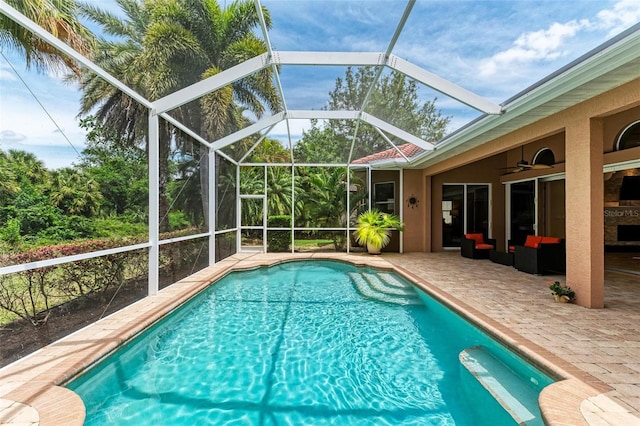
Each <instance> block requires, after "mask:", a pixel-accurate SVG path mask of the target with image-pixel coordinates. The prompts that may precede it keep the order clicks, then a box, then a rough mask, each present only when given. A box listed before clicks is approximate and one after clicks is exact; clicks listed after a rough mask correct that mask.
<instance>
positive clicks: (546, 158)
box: [533, 148, 556, 166]
mask: <svg viewBox="0 0 640 426" xmlns="http://www.w3.org/2000/svg"><path fill="white" fill-rule="evenodd" d="M533 164H544V165H545V166H553V165H554V164H556V156H555V155H553V151H551V150H550V149H549V148H542V149H541V150H540V151H538V152H537V153H536V155H535V156H534V157H533Z"/></svg>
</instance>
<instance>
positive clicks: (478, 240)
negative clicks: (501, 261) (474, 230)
mask: <svg viewBox="0 0 640 426" xmlns="http://www.w3.org/2000/svg"><path fill="white" fill-rule="evenodd" d="M495 248H496V240H495V239H492V238H487V239H485V238H484V235H483V234H465V235H464V237H463V238H462V240H460V254H461V255H462V257H467V258H469V259H488V258H489V252H490V251H491V250H493V249H495Z"/></svg>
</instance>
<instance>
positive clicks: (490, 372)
mask: <svg viewBox="0 0 640 426" xmlns="http://www.w3.org/2000/svg"><path fill="white" fill-rule="evenodd" d="M459 358H460V363H461V364H462V365H463V366H464V367H465V368H466V369H467V370H468V371H469V372H470V373H471V374H472V375H473V377H475V378H476V379H477V380H478V382H480V384H481V385H482V386H483V387H484V388H485V389H486V390H488V391H489V393H491V395H492V396H493V397H494V398H495V399H496V401H498V403H499V404H500V405H501V406H502V408H504V409H505V410H506V411H507V412H508V413H509V414H510V415H511V417H513V419H514V420H515V421H516V422H517V423H518V424H519V425H539V424H541V423H540V419H539V418H538V417H536V415H535V414H533V413H539V409H538V392H537V391H536V390H535V389H534V388H533V387H532V386H531V385H530V384H529V383H528V382H527V380H526V379H525V378H524V377H522V376H520V375H518V374H516V373H515V372H514V371H513V370H512V369H511V368H509V366H507V365H506V364H504V363H503V362H502V361H500V360H499V359H498V358H496V357H495V356H494V355H493V354H492V353H491V352H489V351H488V350H487V349H486V348H484V347H483V346H473V347H470V348H467V349H465V350H463V351H462V352H460V355H459Z"/></svg>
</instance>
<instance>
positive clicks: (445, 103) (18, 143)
mask: <svg viewBox="0 0 640 426" xmlns="http://www.w3.org/2000/svg"><path fill="white" fill-rule="evenodd" d="M95 1H96V2H97V3H98V0H95ZM98 4H99V6H100V7H103V8H108V9H109V10H112V11H117V6H116V5H115V3H114V2H113V1H112V0H102V1H100V2H99V3H98ZM262 4H263V5H264V6H265V7H266V8H267V9H268V10H269V11H270V13H271V17H272V20H273V28H272V30H271V32H270V33H269V37H270V40H271V42H272V44H273V46H274V49H275V50H281V51H284V50H296V51H364V52H383V51H385V50H386V49H387V46H388V44H389V41H390V39H391V37H392V35H393V32H394V30H395V27H396V25H397V23H398V21H399V19H400V17H401V16H402V14H403V12H404V8H405V5H406V3H405V2H404V1H396V0H382V1H376V0H369V1H364V0H342V1H337V0H335V1H334V0H332V1H321V0H317V1H299V0H263V1H262ZM639 21H640V2H639V1H638V0H619V1H615V0H612V1H603V0H597V1H595V0H581V1H574V2H567V1H528V0H511V1H482V0H479V1H457V0H452V1H443V0H440V1H431V0H417V2H416V4H415V6H414V8H413V11H412V13H411V15H410V17H409V19H408V21H407V23H406V25H405V28H404V30H403V32H402V34H401V35H400V37H399V39H398V41H397V43H396V46H395V48H394V50H393V53H394V54H395V55H396V56H399V57H401V58H403V59H405V60H408V61H410V62H412V63H414V64H416V65H419V66H421V67H423V68H425V69H427V70H428V71H430V72H433V73H435V74H438V75H439V76H441V77H443V78H445V79H447V80H450V81H452V82H454V83H456V84H459V85H461V86H463V87H464V88H466V89H468V90H471V91H473V92H475V93H477V94H479V95H481V96H484V97H486V98H487V99H489V100H491V101H493V102H496V103H500V102H503V101H504V100H506V99H508V98H509V97H511V96H513V95H514V94H516V93H518V92H520V91H521V90H523V89H525V88H526V87H528V86H529V85H531V84H533V83H535V82H536V81H538V80H540V79H542V78H543V77H545V76H546V75H548V74H550V73H552V72H553V71H554V70H556V69H558V68H560V67H562V66H563V65H565V64H567V63H569V62H571V61H572V60H574V59H576V58H578V57H579V56H581V55H582V54H584V53H586V52H587V51H589V50H591V49H593V48H594V47H596V46H598V45H599V44H601V43H603V42H604V41H606V40H607V39H608V38H611V37H612V36H614V35H616V34H618V33H619V32H621V31H623V30H624V29H626V28H628V27H630V26H631V25H633V24H635V23H637V22H639ZM92 29H94V30H96V29H95V28H92ZM3 54H4V55H5V56H6V57H7V58H8V59H9V61H10V62H11V64H12V65H13V66H14V67H15V68H16V70H17V71H18V73H19V74H20V76H21V78H23V79H24V80H25V81H26V82H27V84H28V85H29V88H30V90H31V91H33V92H34V94H35V96H36V97H37V98H38V101H39V102H40V103H42V105H43V106H44V108H45V109H46V110H47V113H45V112H44V111H43V108H42V107H41V106H40V105H39V104H38V102H36V100H35V99H34V96H32V95H31V94H30V92H29V90H27V89H26V87H25V85H24V84H23V83H22V82H21V80H20V79H19V78H18V76H17V75H16V74H15V73H14V71H13V70H12V69H11V67H10V65H9V64H8V62H7V61H6V60H5V59H4V58H0V149H11V148H16V149H24V150H29V151H32V152H35V153H36V154H37V155H38V156H39V157H40V158H41V159H42V160H43V161H45V164H46V165H47V166H48V167H52V168H55V167H61V166H64V165H68V164H70V163H71V162H72V161H73V160H74V159H75V158H76V157H77V154H76V151H80V150H81V149H82V147H83V145H84V138H83V132H82V131H81V130H80V129H79V128H78V126H77V119H76V115H77V114H78V98H79V93H78V89H77V88H76V87H74V86H72V85H68V84H65V83H64V82H63V81H62V78H61V76H60V75H54V74H38V73H36V72H34V71H26V70H25V67H24V62H23V61H22V60H21V58H20V55H19V54H18V53H17V52H11V51H6V50H3ZM344 70H345V68H344V67H300V66H295V67H294V66H289V67H283V68H282V73H281V80H282V84H283V88H284V92H285V101H286V103H287V107H288V108H290V109H320V108H322V107H323V106H324V105H325V102H326V101H327V98H328V96H327V95H328V93H329V92H330V91H331V90H333V88H334V85H335V79H336V78H337V77H341V76H343V75H344ZM420 96H421V97H423V98H424V99H429V100H430V99H433V98H434V97H437V98H438V101H437V104H436V105H437V107H439V108H440V109H442V111H443V113H444V114H445V115H450V116H452V122H451V128H450V130H454V129H455V128H457V127H459V126H461V125H463V124H464V123H466V122H468V121H469V120H471V119H472V118H474V117H475V116H477V115H478V114H479V113H478V112H476V111H474V110H472V109H470V108H468V107H466V106H464V105H462V104H460V103H459V102H457V101H454V100H451V99H449V98H447V97H446V96H443V95H442V94H439V93H437V92H434V91H433V90H431V89H429V88H427V87H421V88H420ZM47 114H48V115H47ZM49 115H50V116H51V117H49ZM307 126H308V123H307V122H306V121H300V122H292V123H291V128H292V132H293V133H294V138H295V137H296V135H298V136H299V135H300V134H301V131H302V129H304V128H306V127H307ZM285 133H286V128H285V126H284V125H279V126H277V127H276V128H275V129H274V130H273V131H272V132H271V133H270V136H272V137H277V138H283V137H284V134H285Z"/></svg>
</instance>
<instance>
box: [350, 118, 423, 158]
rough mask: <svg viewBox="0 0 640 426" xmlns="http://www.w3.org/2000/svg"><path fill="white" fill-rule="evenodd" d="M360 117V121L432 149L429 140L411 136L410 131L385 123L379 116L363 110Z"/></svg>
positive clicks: (421, 146)
mask: <svg viewBox="0 0 640 426" xmlns="http://www.w3.org/2000/svg"><path fill="white" fill-rule="evenodd" d="M361 119H362V121H364V122H367V123H369V124H371V125H372V126H374V127H378V128H379V129H381V130H384V131H385V132H387V133H391V134H392V135H394V136H397V137H399V138H400V139H402V140H404V141H407V142H409V143H411V144H413V145H416V146H418V147H420V148H422V149H424V150H427V151H431V150H433V145H432V144H430V143H429V142H425V141H424V140H422V139H420V138H419V137H416V136H413V135H412V134H411V133H408V132H405V131H404V130H402V129H399V128H397V127H396V126H393V125H391V124H389V123H387V122H386V121H383V120H380V119H379V118H377V117H374V116H373V115H371V114H367V113H365V112H363V113H362V114H361Z"/></svg>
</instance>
